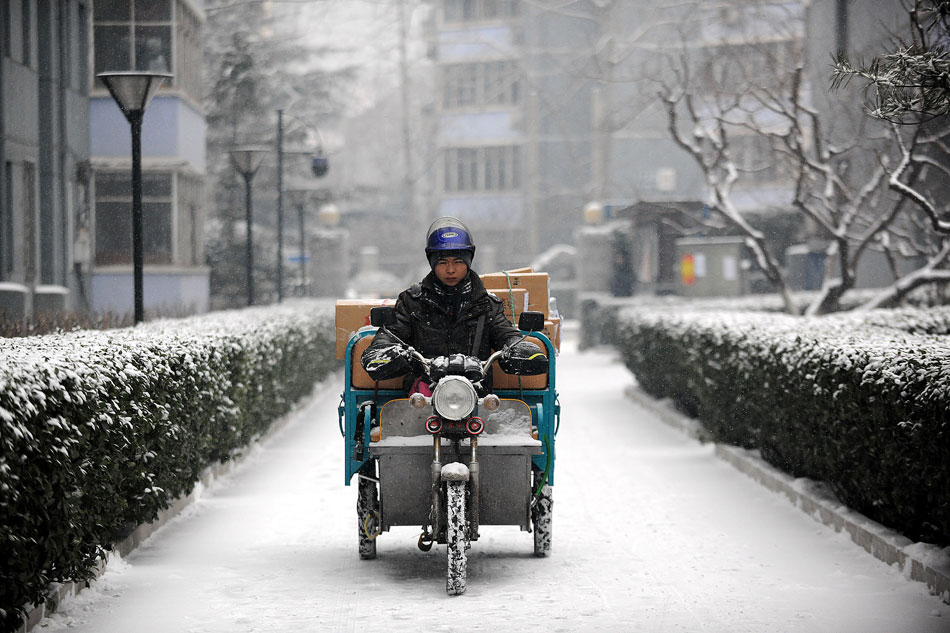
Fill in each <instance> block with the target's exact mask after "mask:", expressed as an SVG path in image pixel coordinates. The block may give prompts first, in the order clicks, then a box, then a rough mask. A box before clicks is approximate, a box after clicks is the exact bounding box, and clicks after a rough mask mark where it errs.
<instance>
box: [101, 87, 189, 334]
mask: <svg viewBox="0 0 950 633" xmlns="http://www.w3.org/2000/svg"><path fill="white" fill-rule="evenodd" d="M96 76H97V77H98V78H99V79H101V80H102V83H104V84H105V86H106V88H108V89H109V94H111V95H112V98H113V99H115V102H116V104H118V106H119V109H120V110H122V114H124V115H125V118H126V119H127V120H128V122H129V124H130V125H131V127H132V284H133V291H132V292H133V296H134V301H135V323H141V322H142V321H143V320H144V318H145V308H144V300H143V292H142V269H143V264H144V254H143V250H144V249H143V248H142V119H143V118H144V117H145V108H146V107H148V103H149V101H151V100H152V97H154V96H155V93H156V92H158V89H159V88H160V87H161V85H162V83H164V81H165V80H166V79H171V78H172V75H170V74H168V73H152V72H138V71H124V72H106V73H99V74H97V75H96Z"/></svg>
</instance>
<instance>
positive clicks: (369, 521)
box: [356, 477, 380, 560]
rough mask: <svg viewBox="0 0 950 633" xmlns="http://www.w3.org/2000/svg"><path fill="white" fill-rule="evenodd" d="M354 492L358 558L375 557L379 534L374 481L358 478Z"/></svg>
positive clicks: (367, 558)
mask: <svg viewBox="0 0 950 633" xmlns="http://www.w3.org/2000/svg"><path fill="white" fill-rule="evenodd" d="M357 487H358V491H357V494H356V516H357V519H358V522H359V526H358V527H359V548H360V558H362V559H363V560H370V559H373V558H376V537H377V536H379V527H380V526H379V502H378V500H377V496H376V482H375V481H373V480H371V479H364V478H363V477H360V478H359V484H358V486H357Z"/></svg>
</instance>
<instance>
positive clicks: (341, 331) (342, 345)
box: [336, 299, 396, 359]
mask: <svg viewBox="0 0 950 633" xmlns="http://www.w3.org/2000/svg"><path fill="white" fill-rule="evenodd" d="M394 303H396V302H395V301H394V300H393V299H338V300H337V302H336V357H337V358H340V359H342V358H344V357H345V356H346V344H347V343H348V342H349V341H350V337H351V336H352V335H353V334H354V333H355V332H356V331H357V330H359V329H360V328H361V327H365V326H367V325H370V322H369V311H370V310H371V309H372V308H375V307H376V306H384V305H393V304H394Z"/></svg>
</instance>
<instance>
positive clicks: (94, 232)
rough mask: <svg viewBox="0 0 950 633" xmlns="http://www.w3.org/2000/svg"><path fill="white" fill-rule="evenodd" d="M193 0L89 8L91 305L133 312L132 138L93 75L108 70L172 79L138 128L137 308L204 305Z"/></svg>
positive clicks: (125, 0) (182, 310)
mask: <svg viewBox="0 0 950 633" xmlns="http://www.w3.org/2000/svg"><path fill="white" fill-rule="evenodd" d="M203 21H204V15H203V11H202V9H201V7H200V5H199V4H198V3H197V2H196V1H195V0H149V2H141V1H136V0H110V1H109V2H96V3H95V5H94V12H93V39H94V42H95V44H94V56H93V59H94V62H93V66H94V67H93V72H92V73H91V75H90V78H91V94H90V104H89V129H90V154H91V165H92V171H93V178H92V191H93V194H92V195H93V200H92V218H91V223H90V227H89V231H90V236H91V273H90V289H89V294H90V305H91V308H92V309H93V310H94V311H96V312H116V313H120V314H124V313H126V312H129V311H131V309H132V241H131V237H130V236H131V232H132V229H131V212H130V204H131V200H130V195H129V192H130V190H131V182H130V181H131V136H130V128H129V124H128V122H127V121H126V120H125V117H124V116H123V115H122V113H121V111H120V110H119V108H118V106H117V105H116V104H115V102H114V101H113V99H112V97H111V96H110V95H109V93H108V91H107V90H106V89H105V87H104V86H103V85H102V83H101V81H99V80H98V79H96V77H95V75H96V74H97V73H101V72H106V71H115V70H141V71H156V72H166V73H171V74H172V75H173V79H172V80H171V82H170V85H169V84H168V82H166V85H165V86H164V87H163V88H162V89H161V90H160V91H159V93H158V94H157V95H156V96H155V98H154V99H153V100H152V102H151V104H150V105H149V106H148V109H147V110H146V113H145V118H144V121H143V126H142V171H143V173H142V196H143V198H142V200H143V205H142V206H143V222H144V228H143V237H144V243H143V246H144V259H145V267H144V283H143V291H144V302H145V310H146V312H149V311H152V312H153V313H154V312H159V313H163V314H187V313H193V312H204V311H206V310H208V308H209V295H210V290H209V271H208V269H207V267H206V266H205V261H204V259H205V258H204V246H203V242H204V240H203V234H202V233H203V225H204V217H205V211H206V197H205V174H206V166H205V129H206V125H205V120H204V115H203V113H202V109H201V106H200V103H201V98H202V52H201V38H200V35H201V27H202V23H203Z"/></svg>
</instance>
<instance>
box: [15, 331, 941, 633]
mask: <svg viewBox="0 0 950 633" xmlns="http://www.w3.org/2000/svg"><path fill="white" fill-rule="evenodd" d="M631 382H632V379H631V377H630V376H629V374H628V373H627V371H626V370H625V369H624V368H623V366H622V365H621V364H619V363H618V362H617V361H616V360H615V359H614V358H613V356H612V355H610V354H609V353H606V352H605V351H597V352H589V353H585V354H578V353H577V351H576V347H575V345H574V344H573V342H572V341H571V340H570V339H568V340H565V350H564V352H563V353H562V354H561V356H560V359H559V391H560V393H561V402H562V412H563V423H562V426H561V432H560V435H559V436H558V444H557V450H558V471H557V481H556V483H557V485H556V486H555V513H554V551H553V555H552V556H551V557H549V558H547V559H536V558H534V556H533V555H532V554H531V552H532V540H531V535H530V534H526V533H522V532H519V531H518V530H517V529H516V528H503V527H494V528H492V527H488V526H487V527H483V528H482V534H483V535H482V539H480V540H479V541H478V542H477V543H475V544H473V547H472V550H471V551H470V552H469V556H470V558H469V561H470V562H469V582H468V587H469V588H468V593H467V594H465V595H464V596H460V597H449V596H446V594H445V591H444V586H445V581H444V577H443V573H444V565H445V549H444V547H439V546H436V547H434V548H433V549H432V551H431V552H429V553H428V554H425V553H422V552H420V551H419V550H418V549H417V548H416V545H415V541H416V537H417V535H418V530H415V529H411V528H399V529H394V530H393V531H392V532H389V533H387V534H383V535H382V536H381V537H380V540H379V542H378V543H379V546H378V547H379V558H378V559H377V560H375V561H360V560H359V558H358V556H357V549H356V533H355V526H354V523H355V522H354V517H355V499H356V497H355V495H356V488H355V486H353V487H344V486H343V484H342V479H343V476H342V474H341V471H342V465H341V463H340V462H341V451H342V449H341V438H340V436H339V432H338V430H337V422H336V404H337V401H338V393H339V387H338V386H337V384H336V383H335V382H334V383H331V384H329V385H327V386H326V388H324V389H320V390H319V391H318V392H317V393H316V394H315V396H314V397H313V398H312V400H311V401H310V402H308V403H307V405H306V406H305V407H303V408H302V409H301V410H300V411H298V412H297V413H296V414H294V415H293V416H292V417H291V420H290V421H289V423H288V424H287V426H286V427H285V428H284V429H283V430H281V431H280V432H279V433H277V434H276V435H274V436H273V437H271V438H270V439H268V440H267V441H266V442H265V443H264V444H263V445H262V446H261V447H259V448H257V449H256V450H255V451H254V452H253V454H252V455H251V456H250V457H249V459H248V460H247V461H246V462H245V463H244V464H242V465H241V466H240V467H239V468H238V469H237V470H236V471H235V472H233V473H232V474H231V475H229V476H227V477H225V478H223V479H222V480H219V481H218V482H217V483H216V484H215V485H214V486H213V487H212V488H211V489H210V490H207V491H205V493H204V494H203V496H202V497H201V498H200V500H199V501H198V502H197V503H196V504H195V505H193V506H191V507H190V508H189V509H188V510H186V512H185V513H184V514H183V515H182V516H180V517H178V518H177V519H175V520H173V521H172V522H170V523H169V524H168V525H166V526H165V527H163V528H162V529H161V530H159V532H157V533H156V534H155V535H154V536H153V537H152V538H151V539H150V540H148V541H147V542H146V543H145V544H143V545H142V546H141V547H140V548H139V549H138V550H136V551H135V552H133V553H132V554H131V555H130V556H129V557H128V558H127V559H126V560H123V561H116V562H113V563H112V564H111V565H110V570H109V571H108V572H107V573H106V574H105V575H104V576H103V577H102V579H100V581H98V583H97V584H96V585H95V587H94V588H93V589H92V590H86V591H84V592H82V593H81V594H79V595H78V596H76V597H74V598H71V599H70V600H69V601H67V603H66V604H65V605H63V607H62V608H61V609H60V612H59V613H57V614H55V615H54V616H52V617H51V618H47V619H46V620H44V621H43V622H42V623H41V625H40V626H39V627H38V628H37V629H34V630H37V631H51V630H70V631H77V632H88V633H126V632H129V631H136V632H138V633H152V632H154V633H179V632H180V633H209V632H221V633H242V632H250V631H266V632H269V633H276V632H285V631H286V632H290V631H293V632H299V631H348V632H350V631H352V632H358V631H370V630H385V631H413V632H417V631H458V630H465V631H546V632H547V631H551V632H556V631H622V632H626V631H636V632H638V633H648V632H664V633H665V632H672V631H689V632H695V631H709V632H723V633H725V632H728V633H736V632H741V631H749V632H751V633H771V632H790V631H800V632H803V633H821V632H828V633H851V632H853V633H904V632H906V633H930V632H933V633H938V632H947V631H950V608H948V607H947V606H946V605H944V604H943V603H941V602H940V601H939V600H938V599H936V598H934V597H931V596H929V595H928V594H927V592H926V589H925V588H924V587H923V586H922V585H920V584H918V583H913V582H909V581H907V580H905V579H904V578H903V576H902V575H901V574H899V573H898V572H897V571H895V570H894V569H891V568H889V567H887V566H885V565H884V564H883V563H881V562H879V561H877V560H876V559H874V558H872V557H871V556H870V555H868V554H866V553H865V552H864V551H862V550H860V549H859V548H858V547H857V546H855V545H853V544H852V543H851V542H850V541H849V540H847V539H846V538H845V537H843V536H840V535H837V534H835V533H834V532H833V531H832V530H831V529H829V528H826V527H824V526H822V525H819V524H818V523H815V522H814V521H813V520H812V519H810V518H809V517H807V516H805V515H804V514H802V513H801V512H800V511H799V510H797V509H795V508H793V507H792V506H791V505H790V504H789V503H788V502H787V501H786V500H785V499H784V497H780V496H778V495H776V494H773V493H770V492H767V491H766V490H765V489H763V488H761V487H759V486H758V485H757V484H755V483H754V482H752V481H751V480H750V479H748V478H747V477H745V476H744V475H742V474H740V473H738V472H737V471H735V470H734V469H732V468H731V467H730V466H728V465H726V464H725V463H723V462H721V461H720V460H718V459H717V458H716V457H715V456H714V455H713V453H712V449H711V448H709V447H704V446H701V445H699V444H697V443H696V442H695V441H693V440H690V439H687V438H686V437H685V436H683V435H681V434H680V433H678V432H677V431H674V430H672V429H670V428H668V427H667V426H665V425H664V424H663V423H661V422H659V421H657V420H656V419H655V418H654V417H653V416H652V415H651V414H649V413H647V412H646V411H644V410H643V409H640V408H638V407H636V406H635V405H633V404H632V403H631V402H630V401H629V400H626V399H625V398H624V396H623V388H624V387H625V386H626V385H628V384H629V383H631ZM608 453H612V454H614V455H615V459H614V460H612V461H607V460H605V456H606V455H607V454H608Z"/></svg>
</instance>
